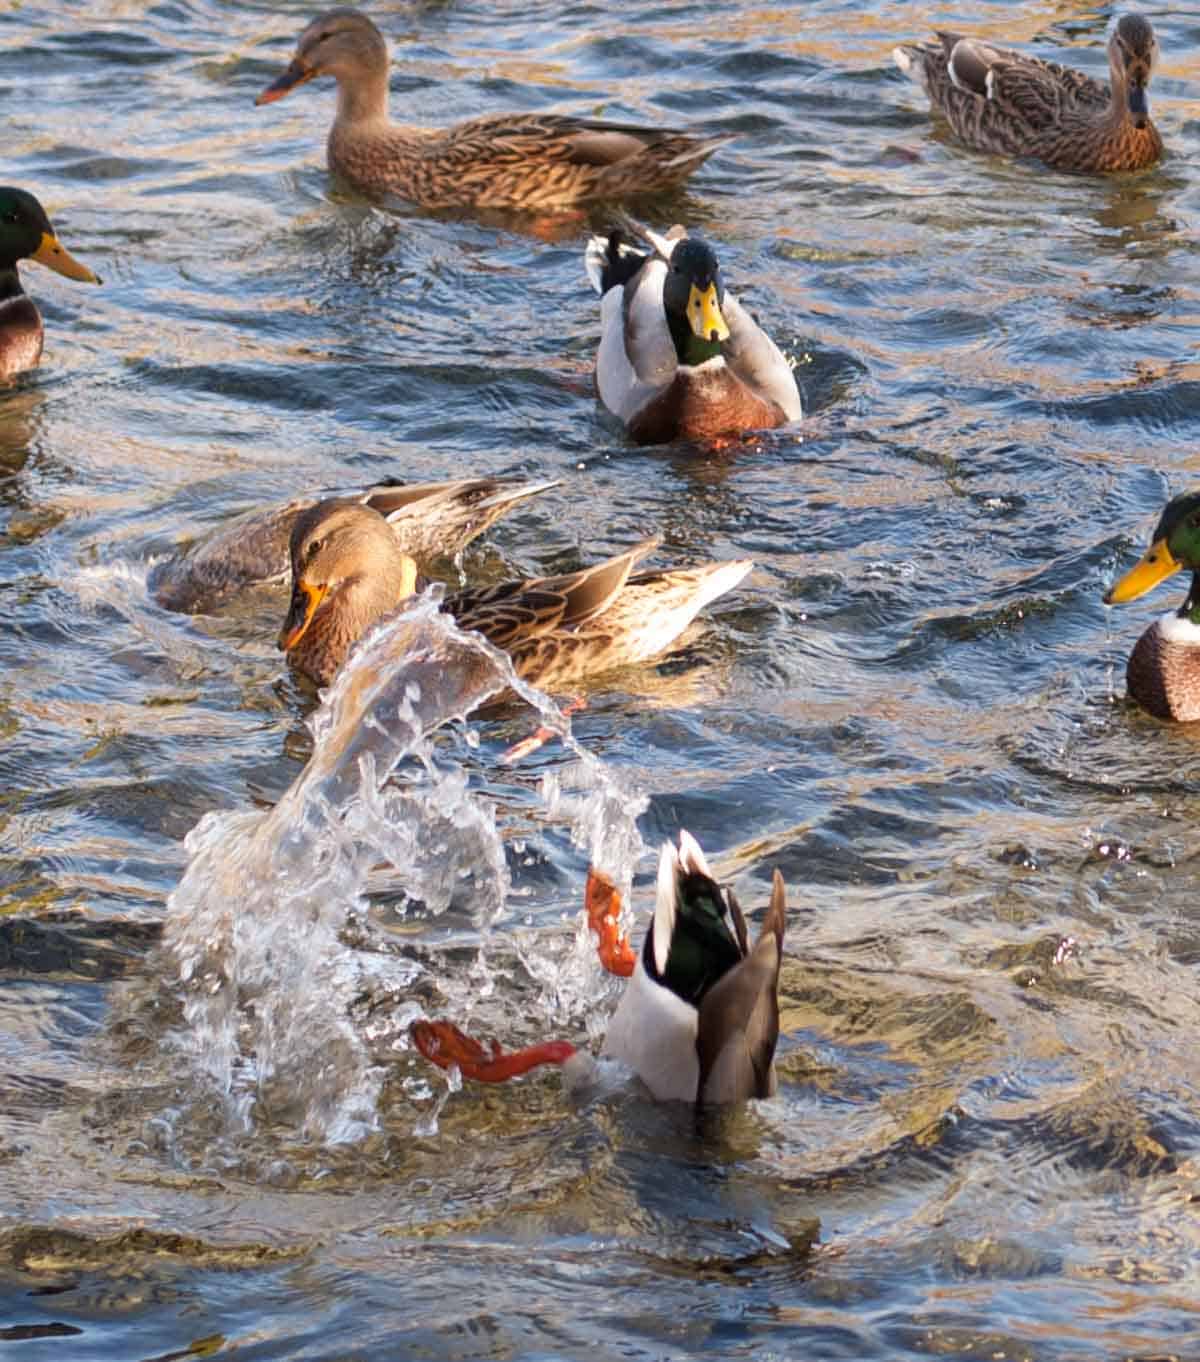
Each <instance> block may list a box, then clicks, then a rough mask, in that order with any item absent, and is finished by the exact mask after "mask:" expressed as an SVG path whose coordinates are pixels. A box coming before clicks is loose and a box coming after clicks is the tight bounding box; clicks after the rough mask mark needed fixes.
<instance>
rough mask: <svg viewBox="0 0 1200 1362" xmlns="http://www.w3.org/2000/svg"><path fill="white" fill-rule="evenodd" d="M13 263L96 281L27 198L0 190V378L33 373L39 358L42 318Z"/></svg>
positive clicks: (30, 197)
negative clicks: (26, 262)
mask: <svg viewBox="0 0 1200 1362" xmlns="http://www.w3.org/2000/svg"><path fill="white" fill-rule="evenodd" d="M18 260H36V261H37V262H38V263H39V264H40V265H48V266H49V267H50V268H51V269H52V270H54V271H56V272H57V273H58V274H62V275H65V276H66V278H68V279H79V280H82V281H83V282H84V283H87V284H98V283H99V282H100V279H99V277H98V276H97V275H95V274H93V273H92V271H91V270H89V269H88V267H87V266H86V265H81V264H80V263H79V261H78V260H76V259H75V257H74V256H73V255H71V253H70V252H69V251H68V250H67V248H66V247H65V246H64V245H63V244H62V242H61V241H59V239H58V237H57V236H55V234H54V228H53V227H52V226H51V225H50V219H49V218H48V217H47V216H46V210H45V209H44V208H43V207H42V205H41V204H40V203H39V202H38V201H37V199H35V198H34V197H33V195H32V194H30V193H28V192H27V191H26V190H24V189H14V188H12V187H11V186H4V187H3V188H0V378H11V377H12V376H13V375H14V374H19V373H21V372H23V371H24V370H25V369H32V368H35V367H36V365H37V363H38V361H39V360H40V359H41V357H42V338H43V327H42V314H41V313H40V312H39V311H38V310H37V304H36V303H35V302H34V301H33V299H32V298H30V297H29V296H28V294H27V293H26V292H25V290H24V289H23V288H22V287H21V276H20V275H19V274H18V273H17V261H18Z"/></svg>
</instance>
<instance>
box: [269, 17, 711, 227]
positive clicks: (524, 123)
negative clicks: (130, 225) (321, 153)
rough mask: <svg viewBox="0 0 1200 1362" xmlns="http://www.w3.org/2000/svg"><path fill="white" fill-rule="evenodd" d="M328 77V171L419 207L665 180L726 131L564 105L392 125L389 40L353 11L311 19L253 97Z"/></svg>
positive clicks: (551, 201)
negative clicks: (333, 92)
mask: <svg viewBox="0 0 1200 1362" xmlns="http://www.w3.org/2000/svg"><path fill="white" fill-rule="evenodd" d="M323 75H329V76H333V78H334V79H335V80H336V81H337V84H338V107H337V116H336V117H335V118H334V120H333V127H332V128H330V130H329V142H328V148H327V150H328V157H329V168H330V170H331V171H333V172H334V173H335V174H336V175H339V176H340V177H341V178H342V179H344V180H346V181H347V182H348V183H349V184H351V185H353V186H354V187H355V188H356V189H358V190H360V191H361V192H363V193H365V194H374V195H381V194H398V195H400V196H402V197H403V198H406V199H410V200H411V201H412V202H414V203H417V204H420V205H421V206H423V207H425V208H498V209H528V210H534V211H539V210H541V211H555V210H560V209H564V208H570V207H572V206H573V205H575V204H580V203H586V202H588V201H590V200H593V199H612V198H620V197H624V196H626V195H630V194H644V193H648V192H653V191H656V190H662V189H669V188H671V187H673V186H674V185H678V184H681V183H682V182H683V181H684V180H686V179H687V177H688V176H689V175H690V174H691V173H692V172H693V171H694V170H695V169H696V167H697V166H698V165H700V163H701V162H702V161H703V160H704V159H705V158H706V157H708V156H710V155H711V154H712V153H713V152H714V151H715V150H716V149H717V147H719V146H721V145H722V143H724V142H727V141H728V140H729V139H728V138H727V137H696V136H692V135H690V134H688V133H684V132H679V131H676V130H675V129H669V128H639V127H629V126H626V125H624V124H620V123H605V122H599V121H597V120H594V119H587V118H571V117H567V116H564V115H561V114H491V115H488V116H486V117H483V118H473V119H471V120H470V121H469V122H466V123H458V124H455V126H453V127H451V128H446V129H444V130H442V129H431V128H419V127H410V126H407V125H403V124H399V123H393V122H392V121H391V120H390V119H389V118H388V53H387V44H386V43H385V42H384V40H383V35H382V34H381V33H380V31H379V30H378V29H377V28H376V27H375V25H374V24H373V23H372V22H371V20H370V19H368V18H367V16H366V15H365V14H360V13H359V12H358V11H357V10H353V9H333V10H330V11H329V12H328V13H327V14H322V15H321V16H320V18H317V19H314V20H313V21H312V23H311V24H309V26H308V27H307V28H306V29H305V30H304V32H303V33H302V34H301V35H300V41H299V44H298V45H297V47H296V55H295V56H294V57H293V58H292V62H291V65H290V66H289V67H288V68H287V70H286V71H285V72H284V73H283V74H282V75H281V76H280V77H279V79H278V80H276V81H275V82H274V83H273V84H271V85H269V86H268V87H267V88H266V89H265V90H264V91H263V92H262V94H260V95H259V97H258V99H257V101H256V102H257V103H259V104H268V103H270V102H271V101H273V100H276V99H281V98H282V97H283V96H284V95H286V94H287V93H288V92H289V91H291V90H294V89H295V88H296V87H297V86H298V85H303V84H304V83H305V82H306V81H309V80H312V79H313V78H314V77H316V76H323Z"/></svg>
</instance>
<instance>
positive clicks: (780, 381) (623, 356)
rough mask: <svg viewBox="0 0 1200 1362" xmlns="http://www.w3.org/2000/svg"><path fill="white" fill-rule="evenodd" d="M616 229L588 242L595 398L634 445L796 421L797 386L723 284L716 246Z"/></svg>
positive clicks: (679, 233)
mask: <svg viewBox="0 0 1200 1362" xmlns="http://www.w3.org/2000/svg"><path fill="white" fill-rule="evenodd" d="M636 231H637V233H638V234H639V235H641V236H643V237H644V238H645V240H646V242H647V244H648V245H649V248H650V249H649V250H647V251H639V250H638V249H637V248H636V247H634V246H633V245H632V244H631V243H630V242H629V240H628V237H627V233H626V231H625V230H624V229H622V228H618V229H616V230H614V231H612V232H610V233H609V234H608V236H607V237H603V236H596V237H592V239H591V240H590V241H589V242H588V245H587V250H586V253H585V255H584V265H585V268H586V270H587V274H588V278H589V279H590V280H591V281H592V283H593V284H594V285H595V288H596V291H597V293H599V294H600V297H601V303H600V349H599V352H598V353H597V356H596V388H597V390H598V391H599V394H600V400H601V401H602V402H603V403H604V405H605V406H606V407H607V408H608V409H609V411H611V412H612V413H613V415H614V416H616V417H618V418H619V419H620V420H621V421H622V422H623V424H624V425H625V427H626V429H627V430H628V431H629V434H630V435H631V436H632V437H633V439H635V440H636V441H638V443H639V444H663V443H666V442H667V441H669V440H676V439H691V440H704V439H711V438H713V437H714V436H717V435H727V434H734V433H738V432H741V431H746V430H766V429H770V428H772V427H774V426H781V425H783V424H784V422H786V421H798V420H799V419H800V415H801V410H800V392H799V390H798V389H797V387H796V378H795V375H794V374H793V373H792V369H791V366H790V365H789V364H788V362H787V360H786V359H785V358H784V357H783V354H782V352H781V351H780V350H779V348H778V346H776V344H775V342H774V341H773V340H771V338H770V337H769V336H768V335H767V334H766V332H764V331H763V330H762V329H761V328H760V327H759V326H758V324H757V323H756V322H755V321H754V319H753V318H752V317H751V316H750V314H749V313H748V312H746V311H744V310H743V308H742V306H741V304H740V303H739V302H738V300H737V299H736V298H735V297H734V296H733V294H732V293H728V292H726V290H725V285H724V281H723V280H722V277H721V266H720V263H719V262H718V260H717V256H716V252H715V251H714V250H713V248H712V247H711V246H710V245H709V244H708V243H707V242H706V241H703V240H701V239H700V238H699V237H696V236H688V235H687V234H686V232H685V231H684V229H683V228H682V227H673V228H672V229H671V231H670V232H669V233H668V234H667V235H666V236H665V237H664V236H659V235H658V233H656V232H652V231H651V230H650V229H649V228H648V227H641V226H638V227H637V228H636Z"/></svg>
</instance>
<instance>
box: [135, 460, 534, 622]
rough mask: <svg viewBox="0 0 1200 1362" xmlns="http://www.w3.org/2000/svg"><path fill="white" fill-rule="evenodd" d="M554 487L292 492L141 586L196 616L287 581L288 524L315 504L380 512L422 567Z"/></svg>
mask: <svg viewBox="0 0 1200 1362" xmlns="http://www.w3.org/2000/svg"><path fill="white" fill-rule="evenodd" d="M557 485H558V484H557V482H556V481H555V480H553V479H551V480H549V481H547V482H522V481H521V479H520V478H456V479H453V480H451V481H450V482H410V483H389V484H386V485H384V486H380V487H368V488H367V489H366V490H365V491H362V492H355V493H352V494H351V495H348V496H344V497H338V498H332V497H329V496H328V495H325V496H324V497H322V496H310V497H297V498H296V499H295V500H294V501H287V502H284V503H283V504H282V505H279V506H269V507H267V508H265V509H263V510H256V511H247V512H245V513H244V514H243V515H239V516H235V517H234V519H233V520H231V521H230V522H229V524H227V525H223V526H222V527H221V528H220V529H219V530H217V531H216V533H214V534H211V535H209V536H208V537H207V538H205V539H202V540H201V541H200V542H199V543H198V544H194V545H193V546H192V547H191V548H189V549H188V550H187V551H186V552H185V553H181V554H179V555H178V556H176V557H174V558H170V559H167V560H166V561H164V562H161V563H156V564H155V565H154V567H153V568H152V569H151V570H150V575H149V579H148V586H149V589H150V592H151V594H152V595H153V596H154V599H155V600H156V601H157V602H158V603H159V605H161V606H164V607H165V608H166V609H168V610H181V611H184V612H186V613H188V614H199V613H202V612H204V611H208V610H212V609H213V608H214V607H215V606H217V605H219V604H220V602H221V601H223V600H224V599H225V598H226V597H228V596H231V595H232V594H234V593H235V592H237V591H241V590H244V589H245V588H247V587H251V586H258V585H267V584H269V583H271V582H284V581H287V580H288V578H289V575H290V573H291V558H290V556H289V552H288V545H289V543H290V542H291V537H292V527H293V526H294V525H295V523H296V520H297V518H298V517H299V516H300V515H301V514H302V513H303V512H304V511H308V510H310V509H311V508H312V507H314V506H316V505H317V503H318V502H321V501H324V503H325V504H326V505H331V506H332V505H339V506H368V507H370V508H371V510H372V511H373V512H374V513H375V514H376V515H377V516H379V517H382V520H383V522H384V524H386V525H387V527H388V529H389V530H390V531H391V534H392V538H393V540H394V541H395V544H396V547H397V548H398V549H400V550H401V551H402V552H404V553H408V554H411V555H412V557H413V558H415V559H417V561H418V562H420V563H422V564H425V563H428V562H431V561H433V560H434V559H437V558H451V557H453V556H454V554H456V553H458V552H459V550H461V549H463V548H465V547H466V546H467V545H468V544H469V543H470V542H471V541H472V540H473V539H474V538H476V536H478V535H481V534H482V533H483V532H484V530H486V529H488V527H489V526H491V525H494V524H495V523H496V521H497V520H499V519H500V517H501V516H504V515H507V514H508V512H509V511H511V510H513V509H514V507H516V506H519V505H520V504H521V503H522V502H523V501H527V500H528V499H529V498H530V497H534V496H537V495H539V493H541V492H545V491H547V490H548V489H549V488H551V487H556V486H557Z"/></svg>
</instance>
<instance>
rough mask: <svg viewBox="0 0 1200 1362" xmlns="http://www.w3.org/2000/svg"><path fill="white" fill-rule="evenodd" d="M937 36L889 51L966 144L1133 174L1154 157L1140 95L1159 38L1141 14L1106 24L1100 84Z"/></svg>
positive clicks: (954, 36)
mask: <svg viewBox="0 0 1200 1362" xmlns="http://www.w3.org/2000/svg"><path fill="white" fill-rule="evenodd" d="M937 39H938V41H937V42H936V43H904V44H902V45H901V46H899V47H897V48H896V49H895V50H894V51H893V53H892V55H893V57H894V59H895V62H896V65H897V66H899V67H900V69H901V70H902V71H904V72H905V73H906V74H907V75H909V76H910V77H911V78H912V79H914V80H916V81H918V82H919V83H920V84H922V85H924V87H925V89H926V91H927V92H928V95H929V100H930V103H931V104H932V105H933V107H934V108H935V109H937V110H938V111H939V112H940V113H941V114H942V115H943V116H944V117H945V119H946V120H947V122H948V123H949V124H950V126H951V128H952V129H953V130H954V133H955V135H956V136H957V137H958V139H959V140H960V141H961V142H964V143H965V144H966V145H967V146H968V147H973V148H974V149H975V150H977V151H990V152H997V153H999V154H1001V155H1006V156H1034V157H1037V158H1038V159H1039V160H1041V161H1044V162H1045V163H1046V164H1047V165H1049V166H1053V167H1054V168H1055V169H1057V170H1070V171H1079V172H1085V173H1088V172H1091V173H1096V172H1101V173H1103V172H1110V171H1129V170H1142V169H1144V168H1145V167H1146V166H1149V165H1153V164H1154V162H1155V161H1157V160H1158V159H1159V157H1160V156H1161V155H1162V150H1163V145H1162V138H1161V137H1160V136H1159V132H1158V129H1157V128H1156V127H1155V126H1154V124H1153V123H1152V122H1151V121H1150V106H1149V103H1148V102H1147V98H1146V89H1147V87H1148V86H1149V84H1150V76H1151V73H1152V72H1153V70H1154V64H1155V62H1156V60H1157V59H1158V40H1157V39H1156V37H1155V36H1154V28H1153V26H1152V25H1151V23H1150V21H1149V19H1147V18H1146V17H1145V16H1144V15H1141V14H1124V15H1122V16H1121V18H1120V19H1118V21H1117V22H1116V24H1115V25H1114V26H1113V30H1112V33H1111V36H1110V37H1109V40H1108V68H1109V75H1110V81H1111V83H1110V84H1109V85H1105V84H1104V82H1103V81H1099V80H1095V79H1093V78H1092V77H1091V76H1088V75H1085V74H1084V73H1083V72H1081V71H1075V70H1073V69H1072V68H1071V67H1069V66H1060V65H1059V64H1058V63H1057V62H1050V61H1042V60H1041V59H1040V58H1038V57H1028V56H1025V55H1024V54H1023V53H1021V52H1012V51H1009V50H1008V49H1007V48H1002V47H992V46H991V45H990V44H988V43H985V42H981V41H980V40H979V39H977V38H966V37H963V36H961V35H960V34H958V33H947V32H943V31H939V32H938V34H937Z"/></svg>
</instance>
